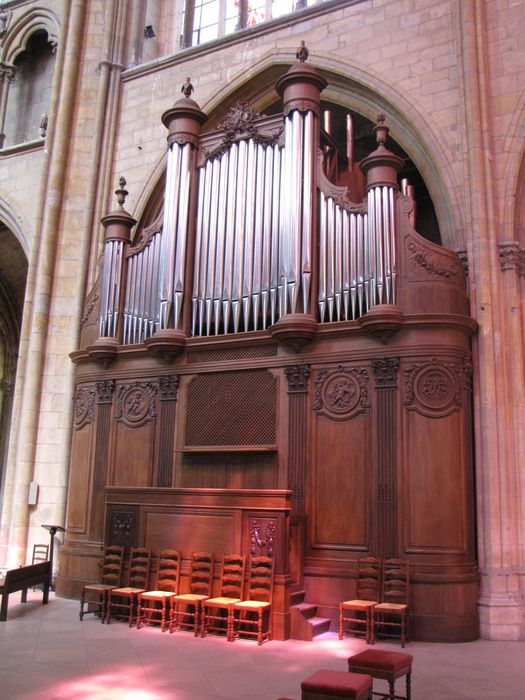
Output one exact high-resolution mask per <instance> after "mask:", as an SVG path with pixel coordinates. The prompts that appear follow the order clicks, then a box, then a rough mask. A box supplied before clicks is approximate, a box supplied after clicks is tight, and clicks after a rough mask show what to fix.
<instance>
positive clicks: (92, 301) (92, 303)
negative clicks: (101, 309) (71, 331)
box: [80, 285, 99, 328]
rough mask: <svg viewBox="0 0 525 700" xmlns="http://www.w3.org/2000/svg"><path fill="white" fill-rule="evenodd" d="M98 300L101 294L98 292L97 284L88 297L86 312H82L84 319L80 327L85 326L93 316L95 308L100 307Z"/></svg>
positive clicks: (85, 306)
mask: <svg viewBox="0 0 525 700" xmlns="http://www.w3.org/2000/svg"><path fill="white" fill-rule="evenodd" d="M98 300H99V295H98V293H97V285H95V286H94V287H93V289H92V290H91V292H90V293H89V295H88V297H87V299H86V303H85V305H84V313H83V314H82V320H81V321H80V328H84V326H85V325H86V324H87V323H88V321H89V320H90V318H91V317H92V314H93V311H95V309H96V308H97V307H98Z"/></svg>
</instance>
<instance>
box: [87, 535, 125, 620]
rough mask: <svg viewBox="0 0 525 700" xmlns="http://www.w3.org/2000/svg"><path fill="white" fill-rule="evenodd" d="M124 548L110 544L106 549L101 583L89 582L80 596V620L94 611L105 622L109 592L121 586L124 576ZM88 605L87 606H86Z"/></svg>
mask: <svg viewBox="0 0 525 700" xmlns="http://www.w3.org/2000/svg"><path fill="white" fill-rule="evenodd" d="M123 558H124V548H123V547H121V546H119V545H110V546H109V547H106V549H105V550H104V558H103V559H102V569H101V572H100V583H87V584H86V585H85V586H84V588H83V589H82V595H81V596H80V621H82V620H83V618H84V615H85V614H86V613H88V612H92V613H95V614H99V615H100V621H101V622H104V618H105V615H106V605H107V601H108V596H109V592H110V591H112V590H113V589H114V588H118V587H119V586H120V579H121V577H122V561H123ZM85 606H86V608H85Z"/></svg>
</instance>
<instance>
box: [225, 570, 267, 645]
mask: <svg viewBox="0 0 525 700" xmlns="http://www.w3.org/2000/svg"><path fill="white" fill-rule="evenodd" d="M273 575H274V560H273V559H270V557H252V558H251V560H250V577H249V583H248V598H247V600H243V601H241V602H240V603H234V605H233V606H232V607H231V608H230V610H229V614H230V617H231V620H230V624H229V629H230V641H231V642H233V640H234V639H235V637H238V636H240V635H246V636H248V637H256V638H257V644H258V645H259V646H260V645H261V644H262V643H263V641H266V640H270V639H271V638H272V616H271V612H272V594H273ZM265 617H266V624H264V618H265Z"/></svg>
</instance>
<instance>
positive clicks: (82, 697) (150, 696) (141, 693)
mask: <svg viewBox="0 0 525 700" xmlns="http://www.w3.org/2000/svg"><path fill="white" fill-rule="evenodd" d="M145 672H146V674H147V669H145V668H144V667H142V666H141V667H140V668H134V667H132V666H119V667H115V668H114V669H112V670H110V671H106V672H105V673H100V674H98V675H92V676H84V677H80V678H75V679H71V680H69V681H65V682H61V683H57V684H56V685H54V686H51V687H47V688H45V690H42V692H41V693H40V692H39V693H36V694H34V695H28V696H26V698H27V700H29V698H34V699H35V700H38V699H39V698H44V697H46V698H56V700H113V699H115V700H168V699H169V700H173V698H174V697H176V696H175V695H174V693H173V691H170V692H162V691H158V690H148V689H147V688H146V687H144V686H145V678H144V674H145ZM152 675H154V672H153V673H152Z"/></svg>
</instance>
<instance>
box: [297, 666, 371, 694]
mask: <svg viewBox="0 0 525 700" xmlns="http://www.w3.org/2000/svg"><path fill="white" fill-rule="evenodd" d="M371 697H372V678H371V677H370V676H369V675H364V674H362V673H345V672H344V671H328V670H326V669H321V670H320V671H316V672H315V673H314V674H313V676H310V678H307V679H306V680H305V681H303V682H302V683H301V700H370V698H371Z"/></svg>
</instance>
